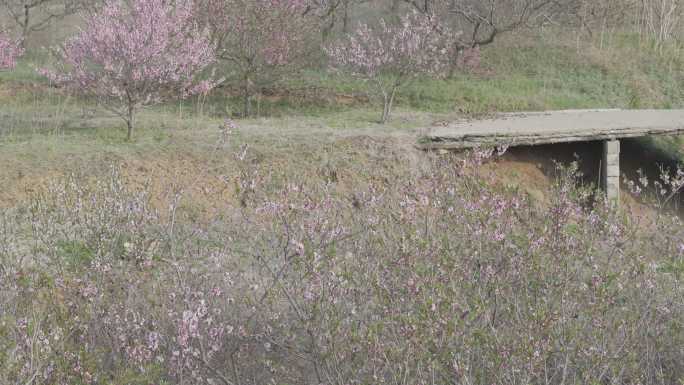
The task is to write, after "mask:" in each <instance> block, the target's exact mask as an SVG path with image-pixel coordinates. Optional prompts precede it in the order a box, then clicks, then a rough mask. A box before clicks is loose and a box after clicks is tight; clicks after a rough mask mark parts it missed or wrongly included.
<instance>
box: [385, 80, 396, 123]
mask: <svg viewBox="0 0 684 385" xmlns="http://www.w3.org/2000/svg"><path fill="white" fill-rule="evenodd" d="M397 87H399V85H394V86H392V91H391V92H390V93H389V95H388V94H385V106H384V108H383V110H382V123H383V124H385V123H387V122H389V120H390V117H391V115H392V106H393V104H394V96H395V95H396V93H397Z"/></svg>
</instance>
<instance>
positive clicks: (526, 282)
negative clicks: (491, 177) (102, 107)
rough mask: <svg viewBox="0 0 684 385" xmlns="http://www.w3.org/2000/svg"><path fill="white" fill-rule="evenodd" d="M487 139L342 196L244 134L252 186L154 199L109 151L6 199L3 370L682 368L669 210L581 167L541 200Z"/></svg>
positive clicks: (266, 378)
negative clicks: (99, 163) (615, 206)
mask: <svg viewBox="0 0 684 385" xmlns="http://www.w3.org/2000/svg"><path fill="white" fill-rule="evenodd" d="M490 155H491V151H490V152H479V153H478V154H475V155H473V156H471V157H465V158H459V157H456V156H446V157H442V158H438V159H434V160H433V161H432V165H431V166H430V167H427V168H426V169H424V170H422V171H420V172H418V173H417V175H414V176H412V177H407V176H406V175H400V172H398V171H384V172H383V175H382V176H383V177H384V178H386V179H387V180H392V184H391V185H388V184H385V183H382V182H381V180H382V178H380V177H379V176H378V177H377V178H371V180H377V182H369V184H368V185H367V186H365V187H363V188H358V189H357V190H356V191H354V192H353V194H352V195H349V194H345V193H340V192H339V190H337V189H336V188H335V185H334V183H333V182H315V181H313V180H312V179H310V178H307V176H306V175H292V174H286V173H281V174H279V173H277V172H272V173H271V174H267V173H263V172H259V170H257V169H255V167H258V166H255V165H254V164H252V163H250V162H249V160H248V159H246V158H245V155H244V154H241V155H240V158H239V159H242V160H244V161H242V163H240V168H241V169H240V172H239V173H238V174H239V176H238V180H237V183H236V184H235V186H236V187H235V188H236V189H237V190H239V191H238V195H240V194H243V193H244V194H247V195H245V196H244V197H243V199H241V200H240V203H239V204H236V205H235V207H234V208H233V209H232V210H229V212H224V213H221V215H217V216H216V217H214V218H209V219H206V220H202V221H197V220H195V221H189V220H187V218H185V217H184V214H183V212H182V210H180V208H179V206H178V202H179V201H180V200H179V199H178V196H171V197H170V198H169V200H168V201H165V202H162V204H157V205H155V204H152V203H151V201H152V200H151V198H150V197H151V195H152V194H151V191H150V190H149V189H148V188H146V187H144V186H143V187H140V188H137V189H133V188H126V187H124V186H125V184H123V183H121V178H122V177H121V176H119V175H118V174H117V173H116V172H114V173H113V174H112V176H111V178H110V179H109V181H107V182H106V183H99V184H89V183H86V181H84V180H82V179H81V178H71V179H69V180H67V181H66V182H60V183H57V184H55V185H54V186H53V187H52V189H51V190H50V192H49V193H48V194H44V195H41V196H36V197H35V199H34V202H33V204H32V205H31V207H29V208H28V209H24V208H17V209H16V210H9V211H5V212H3V214H2V215H0V237H2V238H0V260H1V261H2V262H3V264H2V269H0V273H1V274H2V277H0V278H2V279H0V309H1V310H0V346H1V347H2V349H0V352H2V353H0V376H2V378H5V379H7V380H8V382H9V383H27V382H32V383H37V384H53V383H84V384H86V383H117V384H118V383H176V384H238V383H240V384H263V383H269V382H274V383H290V384H321V383H325V384H371V383H373V384H378V383H391V384H399V383H401V384H404V383H415V384H417V383H453V384H464V383H471V384H542V383H543V384H546V383H566V384H587V383H589V384H591V383H616V384H617V383H641V384H656V383H678V381H680V380H682V379H683V378H684V366H683V365H682V362H684V352H683V351H682V350H681V348H680V347H681V346H682V343H684V334H683V333H682V321H684V313H683V310H684V308H683V305H684V300H683V298H684V296H683V294H684V293H682V285H681V280H682V277H683V275H682V273H683V272H684V264H683V262H682V261H683V257H684V234H683V232H682V226H681V222H680V220H679V219H678V218H676V217H670V216H665V215H664V216H663V217H662V218H661V220H660V221H658V222H657V224H656V225H654V226H653V227H639V224H638V223H636V222H634V221H633V220H632V218H631V217H630V216H629V215H626V214H624V213H620V212H615V211H612V210H610V209H609V208H608V207H607V206H606V205H605V204H603V202H601V201H600V200H599V201H598V202H594V204H593V205H590V201H591V200H592V199H594V198H593V196H592V195H591V191H589V190H585V189H581V188H577V187H576V183H575V182H576V181H575V180H574V179H573V176H574V175H575V172H574V169H569V170H566V171H564V172H561V173H559V175H560V176H559V179H558V181H557V183H556V184H555V186H554V188H553V190H552V191H550V192H549V196H550V197H551V199H550V203H549V204H548V205H546V206H544V207H541V206H539V205H536V204H534V203H533V202H531V201H530V199H528V198H527V197H526V196H525V195H524V194H523V193H520V192H517V191H511V190H507V189H504V188H500V187H496V186H495V185H493V184H492V183H491V182H490V181H488V180H486V178H483V177H481V176H478V173H477V171H476V170H477V166H478V164H479V163H481V161H483V160H482V158H483V157H484V158H487V157H489V156H490ZM247 157H248V156H247ZM240 191H242V192H240ZM155 199H161V198H158V197H155ZM154 207H164V210H158V209H155V208H154ZM167 208H168V210H167ZM26 210H28V211H26ZM27 212H28V213H30V215H25V214H26V213H27ZM27 218H28V219H27Z"/></svg>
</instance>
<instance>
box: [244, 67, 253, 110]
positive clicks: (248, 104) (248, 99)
mask: <svg viewBox="0 0 684 385" xmlns="http://www.w3.org/2000/svg"><path fill="white" fill-rule="evenodd" d="M243 82H244V84H243V90H242V91H243V95H242V97H243V103H244V105H243V110H242V115H243V117H244V118H247V117H249V116H250V115H252V94H251V92H250V83H251V79H250V77H249V73H247V74H245V78H244V79H243Z"/></svg>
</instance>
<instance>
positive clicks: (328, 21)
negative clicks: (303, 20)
mask: <svg viewBox="0 0 684 385" xmlns="http://www.w3.org/2000/svg"><path fill="white" fill-rule="evenodd" d="M365 2H368V0H311V1H310V2H309V6H308V7H307V8H306V10H305V11H304V12H305V13H307V14H308V13H313V14H316V15H317V16H318V17H319V18H320V20H321V31H322V33H323V40H327V39H328V37H330V36H331V34H332V33H333V31H334V30H335V28H337V27H338V26H341V30H342V32H343V33H345V34H346V33H349V32H350V29H351V27H352V25H351V23H352V12H353V8H354V7H355V6H357V5H359V4H362V3H365Z"/></svg>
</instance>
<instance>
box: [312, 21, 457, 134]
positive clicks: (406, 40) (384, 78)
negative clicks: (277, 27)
mask: <svg viewBox="0 0 684 385" xmlns="http://www.w3.org/2000/svg"><path fill="white" fill-rule="evenodd" d="M445 31H446V27H444V26H440V25H439V24H438V22H437V21H436V19H435V18H434V17H431V16H430V15H426V14H421V13H418V12H411V13H409V14H407V15H405V16H403V17H402V18H401V21H400V23H398V24H397V25H391V24H388V23H387V22H385V21H384V20H380V22H379V23H378V28H372V27H370V26H369V25H367V24H360V25H359V27H358V29H357V30H356V31H355V32H354V33H353V34H351V35H350V36H349V37H348V38H346V40H343V41H341V42H338V43H336V44H333V45H332V46H330V47H328V48H327V49H326V50H327V52H328V55H329V56H330V59H331V66H332V67H333V68H334V69H336V70H342V71H347V72H349V73H351V74H352V75H355V76H358V77H360V78H361V79H363V80H364V81H365V82H366V84H367V85H368V87H369V91H372V92H373V91H374V92H375V93H377V94H380V95H381V96H382V100H383V104H384V108H383V112H382V120H381V121H382V123H386V122H387V121H389V119H390V116H391V113H392V106H393V104H394V99H395V96H396V93H397V90H398V89H399V88H400V87H401V86H403V85H405V84H407V83H408V82H409V81H410V80H411V79H413V78H415V77H416V76H418V75H421V74H423V75H424V74H427V75H434V76H441V75H443V74H444V73H445V72H446V70H447V69H448V67H449V60H450V56H451V55H450V47H451V44H450V42H449V40H448V39H449V38H448V36H451V35H452V34H450V33H448V32H445Z"/></svg>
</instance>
